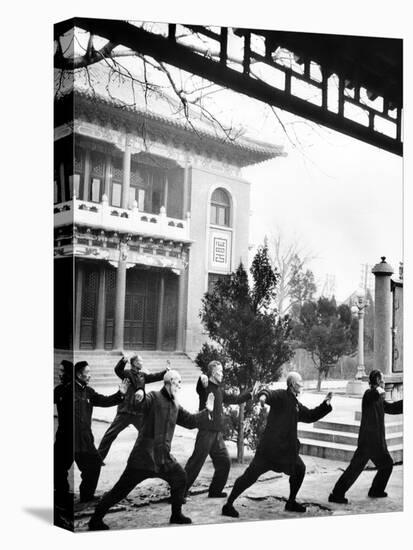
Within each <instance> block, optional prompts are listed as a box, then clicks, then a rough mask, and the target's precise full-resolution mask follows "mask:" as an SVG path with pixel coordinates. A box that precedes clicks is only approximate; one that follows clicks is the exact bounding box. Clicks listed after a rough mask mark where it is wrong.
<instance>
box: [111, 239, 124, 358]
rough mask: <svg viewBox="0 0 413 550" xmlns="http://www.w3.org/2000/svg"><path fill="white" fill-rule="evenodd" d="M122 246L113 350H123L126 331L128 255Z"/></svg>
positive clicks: (117, 281)
mask: <svg viewBox="0 0 413 550" xmlns="http://www.w3.org/2000/svg"><path fill="white" fill-rule="evenodd" d="M124 246H125V245H122V244H121V249H120V253H119V263H118V269H117V272H116V295H115V326H114V337H113V349H116V350H122V349H123V334H124V330H125V297H126V256H127V255H126V253H125V251H124Z"/></svg>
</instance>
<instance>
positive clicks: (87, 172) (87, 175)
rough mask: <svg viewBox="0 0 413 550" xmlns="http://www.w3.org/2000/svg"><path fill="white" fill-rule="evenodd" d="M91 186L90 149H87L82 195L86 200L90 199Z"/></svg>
mask: <svg viewBox="0 0 413 550" xmlns="http://www.w3.org/2000/svg"><path fill="white" fill-rule="evenodd" d="M89 188H90V151H89V150H88V149H86V151H85V170H84V172H83V196H82V197H80V198H82V199H83V200H84V201H88V200H89Z"/></svg>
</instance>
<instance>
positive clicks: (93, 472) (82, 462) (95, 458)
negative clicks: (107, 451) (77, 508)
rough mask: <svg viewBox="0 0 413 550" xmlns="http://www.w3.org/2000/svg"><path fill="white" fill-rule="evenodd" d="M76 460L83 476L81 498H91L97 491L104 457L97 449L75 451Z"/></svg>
mask: <svg viewBox="0 0 413 550" xmlns="http://www.w3.org/2000/svg"><path fill="white" fill-rule="evenodd" d="M75 462H76V464H77V467H78V468H79V470H80V477H81V478H82V481H81V483H80V485H79V494H80V498H81V500H89V499H91V498H92V497H93V496H94V494H95V491H96V487H97V484H98V481H99V475H100V470H101V467H102V459H101V457H100V455H99V453H98V452H97V451H96V449H95V452H93V451H91V452H88V453H75Z"/></svg>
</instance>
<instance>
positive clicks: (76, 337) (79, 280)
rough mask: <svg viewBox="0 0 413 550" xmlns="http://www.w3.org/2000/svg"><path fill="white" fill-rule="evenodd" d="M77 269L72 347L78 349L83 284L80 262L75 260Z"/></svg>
mask: <svg viewBox="0 0 413 550" xmlns="http://www.w3.org/2000/svg"><path fill="white" fill-rule="evenodd" d="M75 266H76V267H77V269H76V270H75V273H76V283H75V319H74V321H75V331H74V332H75V334H74V346H73V347H74V349H80V322H81V319H82V285H83V269H82V264H81V263H80V262H79V261H76V260H75Z"/></svg>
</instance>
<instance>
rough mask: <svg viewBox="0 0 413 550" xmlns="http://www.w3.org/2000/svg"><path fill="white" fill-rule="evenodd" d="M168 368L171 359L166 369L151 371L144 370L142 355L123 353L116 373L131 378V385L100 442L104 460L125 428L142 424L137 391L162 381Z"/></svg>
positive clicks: (138, 426) (126, 378) (124, 378)
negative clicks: (136, 395)
mask: <svg viewBox="0 0 413 550" xmlns="http://www.w3.org/2000/svg"><path fill="white" fill-rule="evenodd" d="M128 362H129V363H130V368H129V369H127V368H125V367H126V365H127V363H128ZM168 370H169V361H167V367H166V369H164V370H162V371H159V372H154V373H149V372H147V371H144V369H143V360H142V357H141V356H140V355H137V354H134V355H132V356H131V358H130V359H128V357H127V356H126V355H125V354H122V358H121V359H120V361H119V362H118V364H117V365H116V367H115V374H116V375H117V376H119V378H120V379H121V380H129V387H128V390H127V392H126V395H125V399H124V400H123V401H122V403H121V404H120V405H118V411H117V414H116V416H115V418H114V419H113V421H112V423H111V425H110V426H109V428H108V429H107V430H106V432H105V433H104V435H103V437H102V441H101V442H100V444H99V449H98V452H99V454H100V456H101V458H102V460H104V459H105V458H106V455H107V454H108V452H109V449H110V447H111V445H112V443H113V442H114V441H115V439H116V438H117V437H118V435H119V434H120V433H121V432H122V431H123V430H124V429H125V428H127V427H128V426H130V425H132V426H134V427H135V428H136V430H137V431H139V430H140V428H141V426H142V413H141V412H140V411H137V410H136V407H135V393H136V392H137V391H138V390H139V389H142V390H144V389H145V385H146V384H151V383H152V382H159V381H161V380H162V379H163V377H164V376H165V374H166V373H167V372H168Z"/></svg>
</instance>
